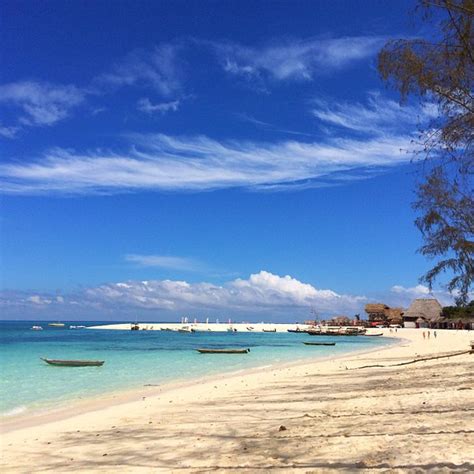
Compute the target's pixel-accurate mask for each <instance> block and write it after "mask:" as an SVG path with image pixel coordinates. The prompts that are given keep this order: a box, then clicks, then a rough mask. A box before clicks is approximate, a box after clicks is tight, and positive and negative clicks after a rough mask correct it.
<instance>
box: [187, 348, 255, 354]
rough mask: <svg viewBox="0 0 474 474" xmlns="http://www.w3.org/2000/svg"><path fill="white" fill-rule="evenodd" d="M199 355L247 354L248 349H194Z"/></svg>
mask: <svg viewBox="0 0 474 474" xmlns="http://www.w3.org/2000/svg"><path fill="white" fill-rule="evenodd" d="M196 350H197V351H198V352H199V353H200V354H247V353H249V352H250V349H196Z"/></svg>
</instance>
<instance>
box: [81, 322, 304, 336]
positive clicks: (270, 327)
mask: <svg viewBox="0 0 474 474" xmlns="http://www.w3.org/2000/svg"><path fill="white" fill-rule="evenodd" d="M134 324H135V323H118V324H103V325H100V326H89V327H88V328H87V329H111V330H121V331H127V330H128V331H129V330H130V329H131V326H133V325H134ZM137 324H138V326H139V327H140V330H148V331H162V330H171V331H178V330H180V329H188V330H191V329H194V330H195V331H203V332H206V331H210V332H228V331H229V332H230V331H235V332H247V333H248V332H265V331H272V332H273V331H274V332H287V331H288V329H290V330H291V329H296V328H299V329H300V330H301V331H305V330H307V329H310V328H311V326H308V325H306V324H296V323H295V324H283V323H232V322H231V323H229V322H221V323H217V324H216V323H211V322H209V323H205V322H204V323H203V322H201V323H199V322H198V323H194V322H190V323H153V322H149V321H148V322H140V321H138V323H137Z"/></svg>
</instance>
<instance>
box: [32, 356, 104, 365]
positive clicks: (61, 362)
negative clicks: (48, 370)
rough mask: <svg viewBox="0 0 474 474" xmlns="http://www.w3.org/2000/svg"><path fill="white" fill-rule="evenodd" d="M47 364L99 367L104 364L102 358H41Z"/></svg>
mask: <svg viewBox="0 0 474 474" xmlns="http://www.w3.org/2000/svg"><path fill="white" fill-rule="evenodd" d="M41 360H43V361H45V362H46V363H47V364H49V365H55V366H56V367H100V366H102V365H104V362H105V361H103V360H62V359H46V358H43V357H42V358H41Z"/></svg>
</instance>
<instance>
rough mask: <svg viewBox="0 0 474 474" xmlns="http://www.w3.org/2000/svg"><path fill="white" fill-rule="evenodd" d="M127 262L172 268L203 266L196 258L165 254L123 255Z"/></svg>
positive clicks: (200, 267)
mask: <svg viewBox="0 0 474 474" xmlns="http://www.w3.org/2000/svg"><path fill="white" fill-rule="evenodd" d="M125 260H126V261H127V262H131V263H135V264H137V265H140V266H142V267H158V268H168V269H174V270H187V271H196V270H199V269H202V268H203V265H202V264H201V263H200V262H198V261H197V260H194V259H191V258H183V257H172V256H165V255H136V254H130V255H126V256H125Z"/></svg>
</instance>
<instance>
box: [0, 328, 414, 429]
mask: <svg viewBox="0 0 474 474" xmlns="http://www.w3.org/2000/svg"><path fill="white" fill-rule="evenodd" d="M384 339H389V338H388V337H384ZM397 339H398V340H397V341H396V342H393V340H392V341H391V342H386V343H385V344H384V345H381V346H377V347H373V348H371V349H356V350H351V351H348V352H345V353H343V354H338V355H336V356H331V355H325V356H322V357H316V356H308V357H305V358H300V359H295V360H291V361H286V362H272V363H270V364H266V365H257V366H255V367H245V368H242V369H237V370H234V371H231V372H217V373H212V374H207V375H202V376H198V377H196V378H191V379H182V378H177V379H175V380H171V381H167V382H165V383H162V384H161V383H158V384H146V383H142V384H141V385H134V386H133V387H129V388H125V387H124V388H123V389H118V390H111V391H106V392H102V393H100V394H91V395H86V396H85V397H84V399H82V397H81V398H80V399H77V398H74V399H70V400H61V402H60V405H61V407H60V408H50V407H49V406H48V407H38V408H34V409H29V408H27V409H26V411H24V412H21V413H19V414H17V415H6V416H3V417H1V418H0V435H2V434H5V433H9V432H12V431H15V430H17V429H24V428H32V427H35V426H40V425H42V424H45V423H49V422H52V421H62V420H66V419H68V418H72V417H74V416H78V415H83V414H87V413H90V412H95V411H99V410H101V409H104V408H108V407H111V406H116V405H124V404H127V403H130V402H136V401H139V400H140V399H142V397H143V396H146V397H153V396H158V395H160V394H164V393H167V392H170V391H173V390H182V389H188V388H192V387H193V386H194V385H201V384H205V383H212V382H216V381H222V380H224V379H227V378H230V379H231V378H233V377H237V376H239V377H240V376H243V377H245V376H248V375H255V374H259V373H264V372H265V371H267V370H276V369H281V370H284V369H288V368H292V367H299V366H305V365H312V364H315V363H322V362H326V361H338V360H341V359H345V358H347V357H349V356H356V355H364V354H370V353H373V352H378V351H383V350H384V349H389V348H391V347H395V346H397V345H402V344H403V343H404V342H409V341H408V340H404V339H402V338H397ZM49 403H50V402H48V405H49Z"/></svg>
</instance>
